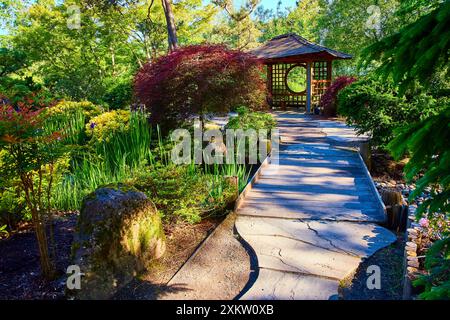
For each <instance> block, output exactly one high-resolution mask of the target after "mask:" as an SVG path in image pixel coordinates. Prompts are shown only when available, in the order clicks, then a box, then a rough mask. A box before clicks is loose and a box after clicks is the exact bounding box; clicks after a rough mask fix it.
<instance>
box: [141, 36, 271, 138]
mask: <svg viewBox="0 0 450 320" xmlns="http://www.w3.org/2000/svg"><path fill="white" fill-rule="evenodd" d="M261 75H262V65H261V64H260V63H259V61H258V59H256V58H255V57H253V56H252V55H250V54H247V53H244V52H241V51H238V50H230V49H227V48H226V47H224V46H219V45H197V46H188V47H184V48H181V49H178V50H176V51H174V52H172V53H170V54H168V55H166V56H163V57H160V58H159V59H157V60H155V61H152V62H149V63H147V64H146V65H144V67H143V68H141V70H140V71H139V72H138V73H137V75H136V77H135V79H134V90H135V95H136V97H137V98H138V99H139V101H140V102H141V103H143V104H144V105H145V106H146V107H147V108H148V109H149V110H150V112H151V120H152V122H153V123H154V124H160V125H161V126H162V129H163V130H166V129H172V128H175V127H176V126H178V125H179V124H180V123H182V122H183V121H184V120H185V119H187V118H188V117H189V116H191V115H194V114H199V115H202V114H205V113H207V112H224V111H229V110H231V109H232V108H235V107H237V106H239V105H247V106H249V107H250V108H251V109H261V108H264V107H265V106H266V103H265V89H266V86H265V82H264V80H263V78H262V76H261Z"/></svg>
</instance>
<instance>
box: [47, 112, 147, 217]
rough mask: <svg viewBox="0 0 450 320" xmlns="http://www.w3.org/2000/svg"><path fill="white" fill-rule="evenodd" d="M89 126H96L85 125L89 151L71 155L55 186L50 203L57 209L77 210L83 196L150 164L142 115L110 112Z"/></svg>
mask: <svg viewBox="0 0 450 320" xmlns="http://www.w3.org/2000/svg"><path fill="white" fill-rule="evenodd" d="M97 121H98V122H97ZM91 123H95V124H97V123H99V124H100V125H95V126H93V129H91V128H92V127H91V125H90V124H88V125H87V129H86V130H90V134H91V141H90V144H89V148H88V149H87V151H84V152H81V153H77V154H74V155H73V158H72V160H71V163H72V165H71V170H70V172H68V173H66V175H65V176H64V178H63V179H62V180H61V182H60V184H58V186H57V190H56V192H55V196H54V198H55V200H54V201H55V203H56V204H57V207H58V208H60V209H65V210H69V209H70V210H76V209H79V205H80V204H81V201H82V199H83V197H84V196H85V195H86V194H88V193H90V192H93V191H94V190H95V189H97V188H98V187H99V186H101V185H106V184H109V183H115V182H122V181H124V180H125V179H127V178H129V176H130V175H132V173H133V172H134V171H136V170H141V168H142V167H143V166H145V165H146V164H149V163H150V162H152V161H153V160H152V154H151V150H150V142H151V136H150V127H149V124H148V121H147V118H146V116H145V115H144V114H143V113H141V112H132V113H130V112H129V111H123V110H118V111H112V112H108V113H105V114H102V115H100V116H98V117H95V118H93V119H92V120H91ZM95 129H97V131H95Z"/></svg>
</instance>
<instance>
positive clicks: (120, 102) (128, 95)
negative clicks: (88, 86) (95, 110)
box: [103, 80, 133, 110]
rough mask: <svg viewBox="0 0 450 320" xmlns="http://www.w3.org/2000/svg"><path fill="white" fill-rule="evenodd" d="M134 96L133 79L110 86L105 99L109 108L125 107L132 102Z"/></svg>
mask: <svg viewBox="0 0 450 320" xmlns="http://www.w3.org/2000/svg"><path fill="white" fill-rule="evenodd" d="M132 98H133V83H132V81H131V80H128V81H124V80H123V81H121V82H118V83H116V84H114V85H113V86H112V87H110V88H108V90H107V92H106V94H105V95H104V96H103V100H104V101H105V102H106V103H107V104H108V106H109V109H111V110H117V109H124V108H126V107H128V106H129V105H130V104H131V100H132Z"/></svg>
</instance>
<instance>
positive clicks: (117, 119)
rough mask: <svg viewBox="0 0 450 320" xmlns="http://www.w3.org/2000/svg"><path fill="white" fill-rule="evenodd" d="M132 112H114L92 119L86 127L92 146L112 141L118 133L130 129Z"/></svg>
mask: <svg viewBox="0 0 450 320" xmlns="http://www.w3.org/2000/svg"><path fill="white" fill-rule="evenodd" d="M130 115H131V112H130V111H127V110H113V111H110V112H105V113H102V114H100V115H99V116H97V117H94V118H92V119H91V120H90V121H89V123H88V124H87V125H86V134H87V135H88V137H89V138H90V142H91V143H92V144H96V143H102V142H103V141H106V142H108V141H110V140H111V138H112V137H113V136H114V135H115V134H116V133H118V132H127V131H128V130H129V129H130V126H129V122H130Z"/></svg>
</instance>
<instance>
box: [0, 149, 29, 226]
mask: <svg viewBox="0 0 450 320" xmlns="http://www.w3.org/2000/svg"><path fill="white" fill-rule="evenodd" d="M5 158H6V151H5V150H0V167H3V166H4V163H3V159H5ZM0 178H1V179H0V226H3V225H5V226H6V227H5V230H6V228H8V230H13V229H15V228H16V227H17V225H18V224H19V223H20V222H21V221H30V219H31V216H30V214H29V211H27V210H26V203H25V198H24V194H23V192H22V189H21V188H20V183H19V181H17V180H18V178H17V177H14V178H9V179H8V177H5V175H2V176H1V177H0Z"/></svg>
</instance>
